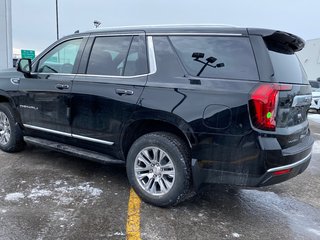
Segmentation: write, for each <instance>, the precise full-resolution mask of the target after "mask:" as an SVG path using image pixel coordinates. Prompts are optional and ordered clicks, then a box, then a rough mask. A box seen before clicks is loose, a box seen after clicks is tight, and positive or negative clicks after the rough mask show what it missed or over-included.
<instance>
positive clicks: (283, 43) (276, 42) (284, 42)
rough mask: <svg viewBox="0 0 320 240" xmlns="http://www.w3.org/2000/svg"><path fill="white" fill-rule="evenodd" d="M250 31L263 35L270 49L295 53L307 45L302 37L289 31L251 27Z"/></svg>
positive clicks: (253, 33)
mask: <svg viewBox="0 0 320 240" xmlns="http://www.w3.org/2000/svg"><path fill="white" fill-rule="evenodd" d="M248 33H249V34H250V35H260V36H262V38H263V40H264V42H265V43H266V45H267V47H268V49H269V50H271V51H275V52H279V53H284V54H294V53H295V52H298V51H300V50H301V49H303V48H304V46H305V42H304V40H303V39H302V38H300V37H298V36H296V35H293V34H291V33H287V32H282V31H275V30H268V29H255V28H251V29H248Z"/></svg>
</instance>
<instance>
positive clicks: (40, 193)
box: [28, 187, 52, 199]
mask: <svg viewBox="0 0 320 240" xmlns="http://www.w3.org/2000/svg"><path fill="white" fill-rule="evenodd" d="M51 194H52V192H51V191H49V190H46V189H39V188H38V187H37V188H33V189H32V190H31V193H30V194H29V195H28V198H33V199H34V198H38V197H49V196H51Z"/></svg>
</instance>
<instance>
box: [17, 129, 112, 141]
mask: <svg viewBox="0 0 320 240" xmlns="http://www.w3.org/2000/svg"><path fill="white" fill-rule="evenodd" d="M23 126H24V127H26V128H30V129H34V130H38V131H43V132H48V133H54V134H58V135H61V136H65V137H74V138H77V139H80V140H86V141H90V142H95V143H101V144H106V145H113V144H114V142H109V141H105V140H100V139H96V138H90V137H85V136H81V135H77V134H71V133H66V132H61V131H56V130H52V129H48V128H43V127H37V126H33V125H29V124H23Z"/></svg>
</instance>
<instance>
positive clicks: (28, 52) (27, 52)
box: [21, 49, 36, 60]
mask: <svg viewBox="0 0 320 240" xmlns="http://www.w3.org/2000/svg"><path fill="white" fill-rule="evenodd" d="M35 57H36V52H35V51H34V50H23V49H21V58H30V59H31V60H33V59H34V58H35Z"/></svg>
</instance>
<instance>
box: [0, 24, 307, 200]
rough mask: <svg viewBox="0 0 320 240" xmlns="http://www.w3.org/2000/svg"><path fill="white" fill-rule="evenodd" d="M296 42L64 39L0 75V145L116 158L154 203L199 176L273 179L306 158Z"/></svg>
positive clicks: (160, 35)
mask: <svg viewBox="0 0 320 240" xmlns="http://www.w3.org/2000/svg"><path fill="white" fill-rule="evenodd" d="M303 47H304V41H303V40H302V39H301V38H299V37H297V36H295V35H292V34H289V33H286V32H282V31H275V30H267V29H252V28H234V27H221V26H219V27H218V26H179V27H177V26H175V27H174V26H162V27H161V26H157V27H156V26H153V27H152V26H149V27H130V28H117V29H116V28H113V29H108V30H98V31H91V32H86V33H81V34H75V35H71V36H67V37H64V38H63V39H60V40H59V41H57V42H56V43H54V44H53V45H51V46H50V47H49V48H47V49H46V50H45V51H44V52H43V53H41V54H40V55H39V56H38V57H37V58H36V59H35V60H34V61H32V62H31V61H30V60H29V59H21V60H20V61H19V62H18V65H17V70H7V71H5V72H2V73H1V74H0V102H1V103H0V148H1V149H2V150H3V151H6V152H16V151H19V150H22V148H23V147H24V143H25V142H28V143H32V144H37V145H40V146H43V147H47V148H50V149H54V150H58V151H62V152H65V153H69V154H73V155H76V156H80V157H84V158H88V159H91V160H96V161H100V162H103V163H120V164H124V163H125V164H126V168H127V175H128V179H129V181H130V183H131V185H132V186H133V188H134V189H135V191H136V192H137V193H138V195H139V196H140V197H141V198H142V199H143V200H144V201H146V202H148V203H151V204H154V205H157V206H169V205H173V204H176V203H178V202H180V201H181V200H183V199H184V197H185V196H186V195H187V193H188V192H189V191H190V190H191V189H192V188H193V189H198V188H199V187H201V185H203V184H207V183H222V184H234V185H240V186H252V187H258V186H265V185H270V184H275V183H279V182H282V181H285V180H287V179H289V178H292V177H294V176H296V175H298V174H300V173H301V172H303V171H304V170H305V169H306V167H307V166H308V164H309V162H310V159H311V149H312V144H313V139H312V137H311V136H310V131H309V127H308V120H307V111H308V108H309V105H310V102H311V87H310V85H309V83H308V81H307V79H306V76H305V73H304V71H303V69H302V68H301V65H300V63H299V61H298V60H297V58H296V56H295V52H297V51H299V50H301V49H302V48H303Z"/></svg>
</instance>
